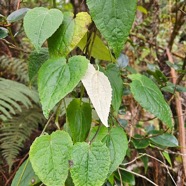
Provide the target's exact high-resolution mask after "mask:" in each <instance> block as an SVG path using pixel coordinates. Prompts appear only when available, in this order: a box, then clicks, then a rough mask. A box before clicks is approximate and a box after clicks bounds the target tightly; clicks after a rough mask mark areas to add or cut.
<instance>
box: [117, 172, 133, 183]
mask: <svg viewBox="0 0 186 186" xmlns="http://www.w3.org/2000/svg"><path fill="white" fill-rule="evenodd" d="M120 174H121V177H122V182H123V183H124V184H125V183H128V184H130V185H135V177H134V175H133V174H131V173H130V172H127V171H124V170H120ZM114 175H115V177H116V178H117V179H118V180H120V176H119V174H118V172H116V173H115V174H114Z"/></svg>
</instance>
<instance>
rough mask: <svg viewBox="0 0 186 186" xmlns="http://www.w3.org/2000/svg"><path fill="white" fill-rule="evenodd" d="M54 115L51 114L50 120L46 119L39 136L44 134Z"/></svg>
mask: <svg viewBox="0 0 186 186" xmlns="http://www.w3.org/2000/svg"><path fill="white" fill-rule="evenodd" d="M54 114H55V113H53V114H52V115H51V116H50V118H49V119H48V121H47V123H46V124H45V127H44V128H43V130H42V132H41V135H42V134H44V132H45V130H46V128H47V127H48V125H49V123H50V121H51V119H52V118H53V116H54Z"/></svg>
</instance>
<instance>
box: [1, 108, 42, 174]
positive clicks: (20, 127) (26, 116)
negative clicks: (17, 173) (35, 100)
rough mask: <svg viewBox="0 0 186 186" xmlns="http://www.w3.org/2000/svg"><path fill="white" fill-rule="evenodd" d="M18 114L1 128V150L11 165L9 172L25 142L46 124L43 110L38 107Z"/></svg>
mask: <svg viewBox="0 0 186 186" xmlns="http://www.w3.org/2000/svg"><path fill="white" fill-rule="evenodd" d="M18 113H19V114H18V115H16V116H14V117H13V118H12V119H11V120H8V121H5V122H3V123H2V124H1V127H0V149H1V153H2V156H3V157H4V158H5V160H6V161H7V163H8V165H9V170H11V167H12V165H13V162H14V160H15V158H16V157H17V155H18V154H19V152H20V151H21V150H22V149H23V147H24V142H25V141H26V140H28V139H29V137H30V135H31V134H32V132H33V131H34V130H36V129H37V128H38V124H39V123H43V122H44V117H43V114H42V111H41V108H39V107H37V106H34V107H33V108H30V109H26V110H24V112H21V113H20V112H18Z"/></svg>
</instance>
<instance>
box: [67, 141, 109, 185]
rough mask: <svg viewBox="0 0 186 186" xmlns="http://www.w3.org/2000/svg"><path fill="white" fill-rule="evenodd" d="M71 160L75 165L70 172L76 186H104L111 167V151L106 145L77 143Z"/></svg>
mask: <svg viewBox="0 0 186 186" xmlns="http://www.w3.org/2000/svg"><path fill="white" fill-rule="evenodd" d="M71 160H72V161H73V165H72V168H71V169H70V172H71V176H72V179H73V182H74V184H75V185H76V186H90V185H92V186H93V185H95V186H102V184H103V183H104V181H105V179H106V178H107V174H108V171H109V166H110V156H109V150H108V148H107V147H106V146H105V144H103V143H101V142H94V143H92V144H91V145H89V144H87V143H85V142H81V143H80V142H79V143H76V144H75V145H74V147H73V149H72V153H71Z"/></svg>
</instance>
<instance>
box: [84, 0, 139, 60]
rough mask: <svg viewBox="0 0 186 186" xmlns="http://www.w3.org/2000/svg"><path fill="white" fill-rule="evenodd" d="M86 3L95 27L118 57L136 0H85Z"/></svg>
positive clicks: (130, 22)
mask: <svg viewBox="0 0 186 186" xmlns="http://www.w3.org/2000/svg"><path fill="white" fill-rule="evenodd" d="M87 5H88V8H89V9H90V14H91V17H92V19H93V20H94V22H95V24H96V27H97V28H98V29H99V31H100V32H101V34H102V35H103V37H104V38H105V39H106V40H107V41H108V44H109V46H110V47H111V48H112V49H113V50H114V53H115V55H116V57H118V56H119V54H120V52H121V50H122V49H123V45H124V43H125V42H126V40H127V37H128V35H129V32H130V29H131V27H132V24H133V21H134V17H135V12H136V7H137V2H136V0H133V1H128V0H122V1H121V0H107V1H100V0H87Z"/></svg>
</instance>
